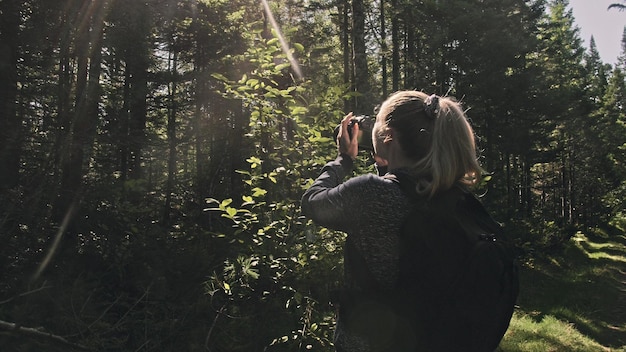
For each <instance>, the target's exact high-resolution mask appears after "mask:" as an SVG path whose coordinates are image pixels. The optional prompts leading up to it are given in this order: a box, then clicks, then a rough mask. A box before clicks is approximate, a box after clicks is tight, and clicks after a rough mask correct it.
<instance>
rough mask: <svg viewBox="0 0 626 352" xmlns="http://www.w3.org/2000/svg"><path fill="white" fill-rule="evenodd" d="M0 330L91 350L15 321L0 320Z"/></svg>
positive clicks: (82, 349)
mask: <svg viewBox="0 0 626 352" xmlns="http://www.w3.org/2000/svg"><path fill="white" fill-rule="evenodd" d="M0 331H7V332H9V333H11V334H15V335H22V336H26V337H33V338H38V339H43V340H46V341H50V342H54V343H56V344H58V345H60V346H64V347H71V348H74V349H78V350H81V351H91V349H89V348H87V347H85V346H82V345H78V344H75V343H72V342H69V341H67V340H66V339H65V338H63V337H61V336H59V335H54V334H52V333H49V332H45V331H41V330H40V329H35V328H27V327H23V326H20V325H18V324H15V323H9V322H7V321H4V320H0Z"/></svg>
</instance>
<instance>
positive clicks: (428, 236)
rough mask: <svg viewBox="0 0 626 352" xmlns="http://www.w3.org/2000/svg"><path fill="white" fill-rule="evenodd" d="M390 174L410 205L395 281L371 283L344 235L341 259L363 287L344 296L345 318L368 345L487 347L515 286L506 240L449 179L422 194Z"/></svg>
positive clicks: (506, 318) (495, 339) (477, 350)
mask: <svg viewBox="0 0 626 352" xmlns="http://www.w3.org/2000/svg"><path fill="white" fill-rule="evenodd" d="M396 179H397V180H399V182H400V186H401V187H402V188H403V190H404V191H405V192H406V193H407V194H409V195H410V196H411V198H412V199H413V206H414V208H413V210H412V211H411V212H410V213H409V215H408V217H407V219H406V222H405V224H404V226H403V230H402V233H401V234H399V236H400V263H399V264H400V273H399V278H398V282H397V285H396V287H395V288H394V289H393V290H391V291H390V290H388V289H387V290H385V289H382V288H380V287H378V284H377V283H376V282H375V280H374V279H373V277H372V275H371V273H370V272H369V269H368V268H367V264H366V263H365V260H364V259H363V258H362V257H361V255H360V254H359V252H358V251H357V250H356V248H355V246H354V244H353V243H351V242H352V241H350V240H348V241H347V245H346V262H347V265H350V266H351V268H352V270H353V272H354V273H355V276H356V279H357V280H358V281H360V283H361V285H360V286H361V287H364V288H365V291H366V292H364V293H362V294H359V295H353V297H352V298H351V302H353V303H352V304H351V305H348V309H350V310H352V312H348V313H350V314H344V316H347V317H348V318H347V319H346V320H347V324H350V323H352V324H353V325H354V327H355V328H356V329H357V330H358V329H361V332H362V333H365V334H366V336H368V337H369V338H370V346H371V348H372V350H374V351H396V352H403V351H438V352H447V351H450V352H452V351H463V352H492V351H494V350H495V349H496V348H497V347H498V345H499V343H500V341H501V339H502V337H503V336H504V334H505V332H506V330H507V329H508V326H509V322H510V320H511V316H512V314H513V310H514V306H515V303H516V300H517V296H518V293H519V275H518V269H517V265H516V260H515V251H514V246H513V245H512V244H511V243H510V242H509V240H508V239H506V238H505V234H504V232H503V229H502V227H501V226H500V224H498V223H497V222H496V221H494V220H493V219H492V217H491V216H490V215H489V214H488V212H487V211H486V210H485V208H484V207H483V205H482V204H481V203H480V201H479V200H478V199H477V198H476V197H475V196H474V195H473V194H471V193H470V192H468V191H466V190H464V189H462V188H461V187H456V186H455V187H453V188H452V189H450V190H448V191H445V192H442V193H440V194H438V195H436V196H434V197H433V198H431V199H427V198H426V197H423V196H417V194H416V193H415V191H414V183H413V182H411V181H410V179H409V178H408V177H407V176H404V175H402V174H398V175H396ZM348 262H349V264H348Z"/></svg>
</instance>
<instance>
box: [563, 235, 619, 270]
mask: <svg viewBox="0 0 626 352" xmlns="http://www.w3.org/2000/svg"><path fill="white" fill-rule="evenodd" d="M572 241H573V242H574V243H575V245H576V247H578V248H579V249H580V250H582V251H583V252H584V253H585V254H586V255H587V257H588V258H589V259H609V260H613V261H617V262H622V263H626V252H624V250H623V248H624V246H623V245H620V244H619V243H615V242H611V241H603V242H600V243H599V242H593V241H591V240H590V239H589V238H588V237H587V236H585V235H584V234H583V233H580V232H579V233H577V234H576V235H574V237H573V238H572Z"/></svg>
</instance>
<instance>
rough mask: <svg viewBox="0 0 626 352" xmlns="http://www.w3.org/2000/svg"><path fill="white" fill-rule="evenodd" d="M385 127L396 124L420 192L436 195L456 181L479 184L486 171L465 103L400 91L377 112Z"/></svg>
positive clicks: (417, 92)
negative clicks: (463, 104)
mask: <svg viewBox="0 0 626 352" xmlns="http://www.w3.org/2000/svg"><path fill="white" fill-rule="evenodd" d="M377 121H378V122H380V123H381V126H382V127H383V128H380V129H378V133H377V136H376V138H383V135H384V134H385V130H388V129H389V128H393V129H394V130H395V135H396V136H397V137H398V142H399V144H400V146H401V148H402V151H403V152H404V154H405V156H406V157H407V158H409V159H410V160H411V161H413V162H414V163H413V164H412V166H411V167H410V172H411V173H412V174H414V175H415V176H416V177H417V179H418V185H417V191H418V192H419V193H420V194H427V195H429V196H433V195H434V194H435V193H437V192H439V191H443V190H447V189H449V188H451V187H452V186H453V185H454V184H455V183H460V184H463V185H466V186H472V185H475V184H476V183H477V182H478V181H479V180H480V177H481V175H482V172H483V170H482V168H481V167H480V165H479V163H478V160H477V157H476V142H475V139H474V131H473V129H472V127H471V125H470V124H469V122H468V120H467V117H466V115H465V112H464V111H463V109H462V107H461V105H460V104H459V103H458V102H456V101H454V100H453V99H452V98H448V97H438V96H434V95H432V96H429V95H427V94H426V93H423V92H419V91H399V92H396V93H393V94H392V95H391V96H389V98H387V100H385V101H384V102H383V104H382V105H381V107H380V110H379V112H378V115H377Z"/></svg>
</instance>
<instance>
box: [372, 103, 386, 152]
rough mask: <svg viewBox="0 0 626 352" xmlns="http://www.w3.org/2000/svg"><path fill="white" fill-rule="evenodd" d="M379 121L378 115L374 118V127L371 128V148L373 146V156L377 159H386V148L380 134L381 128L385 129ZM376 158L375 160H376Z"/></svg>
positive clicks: (382, 135) (382, 136)
mask: <svg viewBox="0 0 626 352" xmlns="http://www.w3.org/2000/svg"><path fill="white" fill-rule="evenodd" d="M381 121H383V120H382V119H381V116H380V113H379V116H377V117H376V123H374V127H373V128H372V146H374V155H375V156H376V157H378V158H384V159H386V158H387V152H386V146H385V145H384V142H383V141H384V139H385V137H384V134H383V133H381V132H383V131H381V129H382V128H385V125H384V123H383V122H381ZM378 158H376V159H378Z"/></svg>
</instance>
